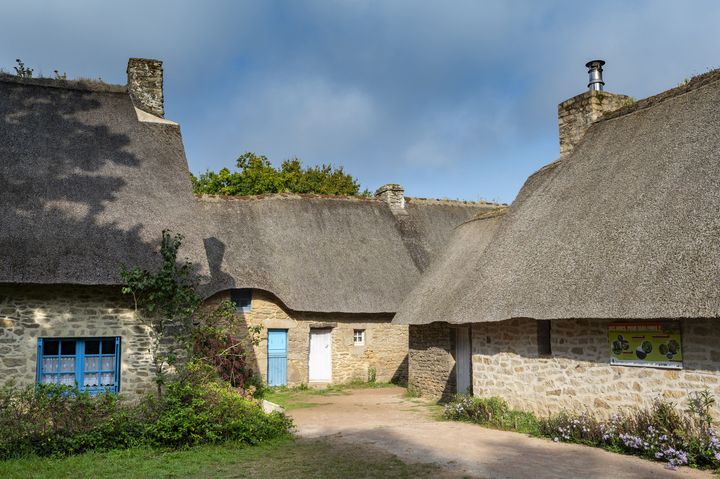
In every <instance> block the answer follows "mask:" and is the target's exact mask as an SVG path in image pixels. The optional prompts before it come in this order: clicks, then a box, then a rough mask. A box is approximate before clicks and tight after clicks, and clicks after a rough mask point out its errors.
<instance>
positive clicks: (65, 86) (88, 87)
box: [0, 72, 127, 93]
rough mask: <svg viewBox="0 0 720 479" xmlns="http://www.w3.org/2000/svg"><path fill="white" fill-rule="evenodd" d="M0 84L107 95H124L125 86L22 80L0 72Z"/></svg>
mask: <svg viewBox="0 0 720 479" xmlns="http://www.w3.org/2000/svg"><path fill="white" fill-rule="evenodd" d="M0 82H3V83H16V84H18V85H27V86H39V87H46V88H57V89H60V90H78V91H93V92H107V93H126V92H127V86H126V85H116V84H113V83H105V82H104V81H102V80H92V79H89V78H87V79H79V80H56V79H54V78H47V77H40V78H23V77H19V76H16V75H10V74H9V73H2V72H0Z"/></svg>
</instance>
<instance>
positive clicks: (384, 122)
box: [0, 0, 720, 202]
mask: <svg viewBox="0 0 720 479" xmlns="http://www.w3.org/2000/svg"><path fill="white" fill-rule="evenodd" d="M0 8H1V12H2V15H0V67H2V68H4V69H5V70H8V71H12V66H13V64H14V60H15V58H22V59H23V60H24V61H25V63H26V64H28V65H29V66H31V67H34V68H35V70H36V73H37V72H40V71H42V72H43V73H44V74H46V75H50V74H52V71H53V70H55V69H59V70H60V71H65V72H67V73H68V76H69V77H91V78H97V77H101V78H102V79H103V80H105V81H108V82H111V83H125V65H126V63H127V58H128V57H131V56H140V57H149V58H159V59H162V60H164V62H165V91H166V117H167V118H169V119H172V120H175V121H178V122H179V123H180V124H181V125H182V132H183V138H184V141H185V147H186V151H187V156H188V162H189V164H190V169H191V170H192V171H194V172H196V173H197V172H200V171H204V170H205V169H208V168H210V169H219V168H221V167H223V166H233V165H234V162H235V158H237V156H238V155H239V154H241V153H243V152H245V151H254V152H256V153H259V154H264V155H266V156H268V157H270V158H271V159H272V160H273V161H274V162H275V163H279V162H280V161H282V160H283V159H286V158H289V157H293V156H297V157H300V158H302V159H303V161H304V162H305V163H306V164H321V163H332V164H334V165H342V166H343V167H344V168H345V170H346V171H348V172H350V173H351V174H353V175H354V176H356V177H358V178H359V180H360V182H361V184H362V186H363V187H367V188H368V189H370V190H374V189H375V188H377V187H378V186H380V185H382V184H384V183H401V184H403V185H404V186H405V188H406V194H408V195H409V196H424V197H438V198H460V199H468V200H477V199H493V200H497V201H503V202H510V201H512V200H513V198H514V197H515V195H516V194H517V191H518V190H519V188H520V187H521V186H522V183H523V182H524V180H525V178H526V177H527V176H528V175H529V174H531V173H532V172H533V171H535V170H536V169H538V168H539V167H541V166H542V165H544V164H546V163H549V162H551V161H553V160H554V159H555V158H556V157H557V155H558V139H557V118H556V116H557V110H556V108H557V104H558V103H559V102H560V101H562V100H564V99H567V98H569V97H571V96H574V95H576V94H578V93H581V92H582V91H584V90H585V88H586V83H587V75H586V71H585V69H584V64H585V62H586V61H588V60H590V59H594V58H603V59H605V60H606V61H607V65H606V68H605V81H606V89H607V90H609V91H612V92H616V93H624V94H628V95H631V96H634V97H636V98H642V97H645V96H649V95H652V94H654V93H657V92H659V91H662V90H665V89H667V88H672V87H673V86H676V85H677V84H678V83H680V82H681V81H682V80H683V79H684V78H687V77H689V76H692V75H693V74H697V73H703V72H705V71H706V70H707V69H708V68H713V67H718V66H720V35H718V34H717V25H718V21H720V2H716V1H710V0H709V1H686V2H678V1H662V0H655V1H650V0H647V1H641V0H635V1H605V2H577V1H538V0H517V1H512V0H508V1H494V2H490V1H480V0H475V1H470V0H455V1H451V0H445V1H437V2H433V1H422V0H377V1H375V0H344V1H341V0H325V1H320V0H310V1H290V0H288V1H285V2H282V1H271V0H259V1H252V2H250V1H247V2H244V1H212V0H209V1H195V2H186V1H180V0H175V1H150V0H144V1H134V0H125V1H123V2H122V3H121V4H119V3H117V2H100V1H95V0H93V1H73V0H64V1H56V0H48V1H45V2H34V1H28V0H24V1H22V2H20V1H18V2H13V1H3V3H2V6H1V7H0Z"/></svg>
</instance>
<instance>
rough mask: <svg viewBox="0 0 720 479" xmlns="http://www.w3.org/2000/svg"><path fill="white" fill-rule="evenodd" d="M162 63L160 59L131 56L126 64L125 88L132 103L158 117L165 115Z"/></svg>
mask: <svg viewBox="0 0 720 479" xmlns="http://www.w3.org/2000/svg"><path fill="white" fill-rule="evenodd" d="M162 64H163V62H162V61H160V60H150V59H146V58H131V59H130V60H128V66H127V88H128V93H129V94H130V98H131V99H132V102H133V105H135V107H136V108H139V109H140V110H143V111H145V112H147V113H150V114H152V115H155V116H159V117H160V118H162V117H163V116H164V115H165V101H164V96H163V68H162Z"/></svg>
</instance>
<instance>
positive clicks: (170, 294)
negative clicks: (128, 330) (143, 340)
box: [121, 230, 202, 395]
mask: <svg viewBox="0 0 720 479" xmlns="http://www.w3.org/2000/svg"><path fill="white" fill-rule="evenodd" d="M182 240H183V236H182V235H180V234H176V235H172V234H171V232H170V231H168V230H163V232H162V242H161V244H160V256H161V258H162V265H161V267H160V269H159V270H158V271H156V272H150V271H148V270H146V269H142V268H139V267H135V268H132V269H128V268H126V267H125V266H123V268H122V271H121V277H122V279H123V282H124V283H125V286H123V288H122V292H123V293H124V294H129V295H132V297H133V301H134V303H135V310H136V313H137V315H138V316H139V318H140V320H141V321H143V322H144V323H145V324H146V325H148V326H149V327H150V331H151V344H150V349H149V352H150V355H151V357H152V362H153V368H154V370H155V382H156V384H157V392H158V395H162V388H163V386H164V384H165V383H166V381H167V375H168V371H169V369H170V368H171V367H172V366H173V365H174V364H175V361H176V359H177V350H178V349H177V342H176V341H175V339H176V338H179V337H181V336H182V335H183V334H185V333H186V331H187V328H188V326H189V323H190V319H191V317H192V315H193V314H194V313H195V311H196V309H197V308H198V306H199V305H200V302H201V300H202V298H201V297H200V295H198V294H197V292H196V287H197V285H198V284H199V281H200V276H199V275H197V274H196V273H195V272H194V270H193V266H192V264H191V263H190V262H187V261H186V262H183V263H180V262H178V259H177V255H178V250H179V249H180V246H181V245H182Z"/></svg>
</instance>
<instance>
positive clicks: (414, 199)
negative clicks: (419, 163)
mask: <svg viewBox="0 0 720 479" xmlns="http://www.w3.org/2000/svg"><path fill="white" fill-rule="evenodd" d="M405 199H406V200H407V201H408V203H431V204H456V205H460V206H477V205H492V206H505V203H497V202H495V201H487V200H451V199H447V198H421V197H415V196H406V197H405Z"/></svg>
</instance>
